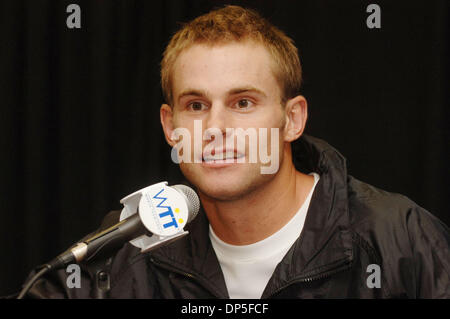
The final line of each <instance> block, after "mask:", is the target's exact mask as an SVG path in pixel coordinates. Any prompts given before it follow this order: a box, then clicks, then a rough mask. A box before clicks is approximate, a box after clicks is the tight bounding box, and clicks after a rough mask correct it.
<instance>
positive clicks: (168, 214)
mask: <svg viewBox="0 0 450 319" xmlns="http://www.w3.org/2000/svg"><path fill="white" fill-rule="evenodd" d="M163 191H164V188H163V189H161V190H160V191H159V192H158V194H156V195H155V196H153V198H154V199H159V200H161V201H160V202H159V204H158V205H156V207H157V208H163V209H166V210H165V211H163V212H161V213H159V214H158V216H159V218H164V217H169V218H170V219H169V220H170V221H169V222H167V223H165V224H163V227H164V228H169V227H175V228H178V223H177V220H176V218H175V214H174V212H173V210H172V207H170V206H163V205H162V204H163V203H164V202H165V201H166V200H167V197H163V196H160V197H158V196H159V195H160V194H161V193H162V192H163ZM175 212H177V213H178V212H179V209H178V208H175ZM166 219H167V218H166ZM178 221H179V222H180V224H182V223H183V219H182V218H180V219H179V220H178Z"/></svg>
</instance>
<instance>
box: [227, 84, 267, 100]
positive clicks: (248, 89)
mask: <svg viewBox="0 0 450 319" xmlns="http://www.w3.org/2000/svg"><path fill="white" fill-rule="evenodd" d="M246 92H254V93H257V94H259V95H262V96H264V97H267V95H266V94H265V93H264V92H263V91H261V90H260V89H257V88H255V87H253V86H244V87H240V88H235V89H231V90H229V91H228V95H234V94H240V93H246Z"/></svg>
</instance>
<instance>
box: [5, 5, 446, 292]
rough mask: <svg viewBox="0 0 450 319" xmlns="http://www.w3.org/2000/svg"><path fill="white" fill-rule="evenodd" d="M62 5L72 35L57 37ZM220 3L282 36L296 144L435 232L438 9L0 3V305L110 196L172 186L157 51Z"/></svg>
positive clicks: (441, 143)
mask: <svg viewBox="0 0 450 319" xmlns="http://www.w3.org/2000/svg"><path fill="white" fill-rule="evenodd" d="M71 3H77V4H79V5H80V7H81V29H68V28H67V26H66V18H67V16H68V15H69V14H68V13H66V7H67V6H68V5H69V4H71ZM227 3H233V4H240V5H243V6H248V7H252V8H256V9H257V10H258V11H259V12H260V13H261V14H262V15H263V16H265V17H266V18H268V19H269V20H270V21H272V22H273V23H274V24H275V25H277V26H279V27H280V28H281V29H283V30H284V31H285V32H286V33H287V34H288V35H289V36H291V37H292V38H293V39H294V40H295V42H296V44H297V46H298V48H299V51H300V57H301V60H302V64H303V70H304V86H303V94H304V95H305V96H306V98H307V100H308V102H309V107H310V108H309V122H308V124H307V130H306V131H307V133H308V134H311V135H314V136H316V137H320V138H322V139H325V140H326V141H328V142H329V143H330V144H331V145H333V146H334V147H336V148H337V149H338V150H339V151H340V152H341V153H342V154H343V155H344V156H345V157H346V158H347V161H348V167H349V172H350V174H351V175H353V176H355V177H357V178H358V179H361V180H363V181H365V182H368V183H370V184H373V185H375V186H377V187H380V188H383V189H385V190H388V191H392V192H397V193H402V194H404V195H406V196H408V197H410V198H411V199H413V200H414V201H415V202H417V203H418V204H419V205H420V206H422V207H424V208H426V209H427V210H429V211H430V212H432V213H433V214H434V215H436V216H437V217H439V218H440V219H441V220H443V221H444V222H446V223H447V224H450V214H449V208H450V207H449V200H448V196H449V192H448V190H449V178H448V167H447V165H446V164H447V162H448V158H449V154H448V147H447V146H448V141H449V130H448V125H447V123H448V115H449V93H448V92H449V90H448V87H449V81H448V80H449V79H448V76H449V72H448V71H449V63H448V56H449V42H448V38H449V33H448V30H449V28H448V24H449V17H448V11H449V10H448V9H449V3H450V1H446V0H442V1H438V0H436V1H425V0H424V1H387V0H386V1H378V0H377V1H375V0H373V1H356V0H352V1H349V0H346V1H332V0H329V1H323V0H320V1H318V0H310V1H300V0H299V1H263V0H261V1H256V0H255V1H200V0H197V1H174V0H172V1H164V0H159V1H131V0H122V1H107V0H104V1H98V0H95V1H75V0H71V1H63V0H55V1H36V0H30V1H17V0H14V1H13V0H11V1H1V2H0V72H1V73H0V143H1V144H0V147H1V148H0V217H1V218H0V236H1V237H0V260H1V263H0V295H4V294H7V293H12V292H14V291H17V290H18V289H19V287H20V285H21V283H22V282H23V280H24V279H25V277H26V275H27V273H28V272H29V271H30V269H31V268H33V267H34V266H36V265H38V264H41V263H43V262H45V261H48V260H49V259H51V258H52V257H54V256H55V255H57V254H58V253H59V252H61V251H62V250H64V249H66V248H67V247H68V246H69V245H71V244H72V243H73V242H74V241H76V240H77V239H79V238H81V237H82V236H84V235H85V234H86V233H88V232H90V231H92V230H94V229H95V228H96V227H97V226H98V225H99V222H100V220H101V219H102V216H103V215H104V214H105V213H106V212H108V211H109V210H111V209H119V208H120V207H121V205H120V203H119V200H120V199H121V198H122V197H124V196H126V195H128V194H129V193H131V192H134V191H136V190H138V189H140V188H142V187H145V186H147V185H150V184H153V183H156V182H159V181H162V180H168V181H169V182H171V183H172V182H177V181H178V180H180V179H181V175H180V173H179V170H178V167H177V166H176V165H175V164H173V163H172V161H171V160H170V148H169V147H168V146H167V145H166V144H165V141H164V139H163V134H162V130H161V128H160V124H159V107H160V105H161V102H162V95H161V90H160V83H159V63H160V58H161V54H162V51H163V49H164V47H165V45H166V44H167V42H168V40H169V38H170V35H171V34H173V32H175V31H176V30H177V28H178V26H179V22H186V21H188V20H190V19H192V18H194V17H196V16H197V15H199V14H201V13H205V12H207V11H209V10H210V9H212V8H214V7H217V6H222V5H224V4H227ZM370 3H376V4H378V5H379V6H380V7H381V29H369V28H367V26H366V18H367V17H368V15H369V13H366V7H367V6H368V5H369V4H370Z"/></svg>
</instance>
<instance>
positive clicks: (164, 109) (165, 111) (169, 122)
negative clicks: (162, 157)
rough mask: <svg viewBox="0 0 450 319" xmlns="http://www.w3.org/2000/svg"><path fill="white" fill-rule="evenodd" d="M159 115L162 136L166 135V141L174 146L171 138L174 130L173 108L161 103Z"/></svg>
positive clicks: (174, 142)
mask: <svg viewBox="0 0 450 319" xmlns="http://www.w3.org/2000/svg"><path fill="white" fill-rule="evenodd" d="M159 116H160V118H161V125H162V128H163V131H164V136H165V137H166V141H167V143H169V145H170V146H172V147H173V146H174V145H175V144H176V141H173V140H172V139H171V137H172V133H173V130H174V125H173V109H172V108H171V107H170V105H168V104H163V105H161V109H160V110H159Z"/></svg>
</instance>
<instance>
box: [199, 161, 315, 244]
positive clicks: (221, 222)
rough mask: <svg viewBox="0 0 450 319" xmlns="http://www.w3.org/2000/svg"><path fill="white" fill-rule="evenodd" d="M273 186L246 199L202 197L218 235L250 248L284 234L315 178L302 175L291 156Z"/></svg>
mask: <svg viewBox="0 0 450 319" xmlns="http://www.w3.org/2000/svg"><path fill="white" fill-rule="evenodd" d="M285 159H286V160H287V161H286V162H285V163H283V164H284V165H281V166H280V171H279V172H278V173H277V174H276V176H275V177H274V178H272V179H271V180H270V181H269V182H267V183H265V184H264V185H262V186H261V187H259V188H258V189H256V190H255V191H253V192H251V193H250V194H248V195H247V196H244V197H243V198H239V199H237V200H233V201H216V200H214V199H211V198H207V197H205V196H202V194H200V197H201V199H202V204H203V208H204V210H205V212H206V214H207V216H208V219H209V222H210V224H211V226H212V228H213V230H214V232H215V234H216V235H217V236H218V237H219V238H220V239H221V240H223V241H224V242H226V243H228V244H232V245H249V244H252V243H255V242H258V241H261V240H263V239H265V238H267V237H269V236H270V235H272V234H274V233H275V232H277V231H278V230H280V229H281V228H282V227H283V226H284V225H286V224H287V223H288V222H289V221H290V220H291V218H292V217H293V216H294V215H295V214H296V213H297V211H298V210H299V209H300V207H301V206H302V204H303V203H304V201H305V199H306V198H307V196H308V194H309V192H310V190H311V188H312V187H313V185H314V177H313V176H310V175H305V174H303V173H300V172H298V171H297V170H296V169H295V167H294V165H293V163H292V159H291V157H290V156H288V158H285Z"/></svg>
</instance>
